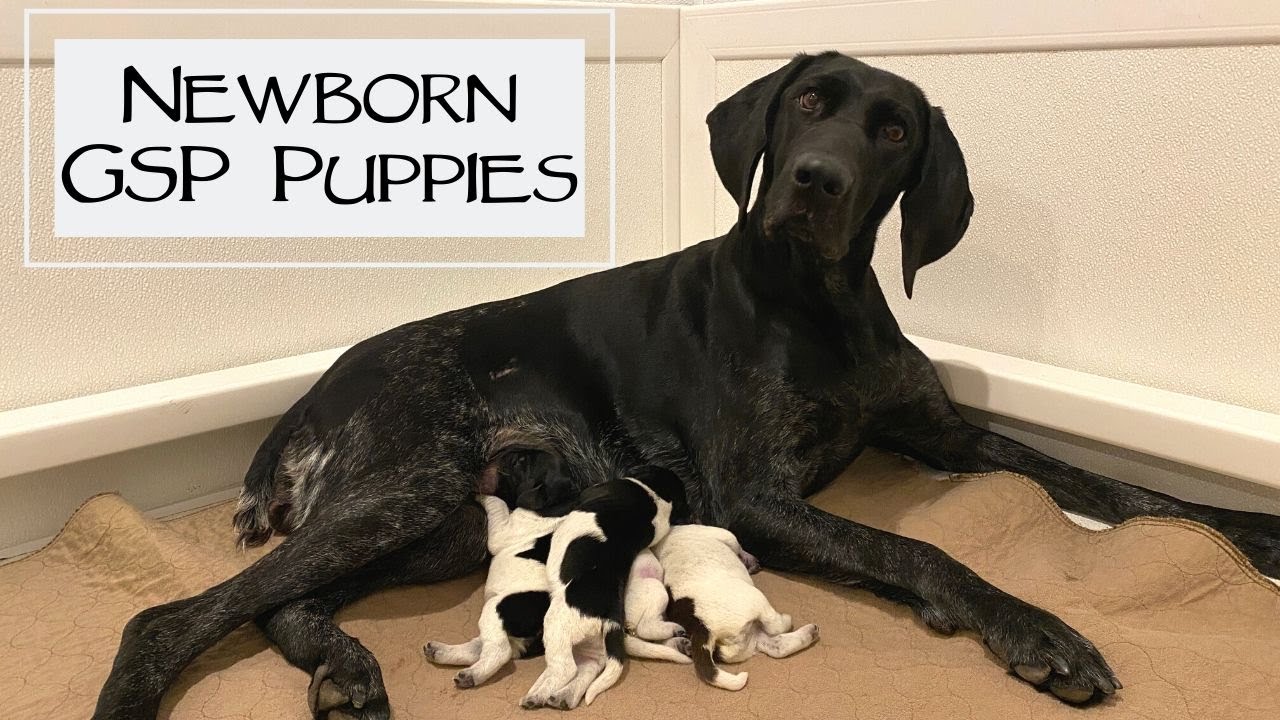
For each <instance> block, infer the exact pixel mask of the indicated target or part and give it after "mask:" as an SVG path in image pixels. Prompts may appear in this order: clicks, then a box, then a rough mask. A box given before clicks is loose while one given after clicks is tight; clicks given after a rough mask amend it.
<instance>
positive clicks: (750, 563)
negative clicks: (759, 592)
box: [738, 550, 760, 575]
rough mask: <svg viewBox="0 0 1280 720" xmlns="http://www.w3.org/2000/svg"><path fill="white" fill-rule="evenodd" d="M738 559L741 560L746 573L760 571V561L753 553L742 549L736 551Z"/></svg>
mask: <svg viewBox="0 0 1280 720" xmlns="http://www.w3.org/2000/svg"><path fill="white" fill-rule="evenodd" d="M738 559H739V560H741V561H742V566H743V567H745V568H746V569H747V574H748V575H755V574H756V573H758V572H760V561H759V560H757V559H756V556H755V555H752V554H751V553H749V552H747V551H746V550H743V551H741V552H739V553H738Z"/></svg>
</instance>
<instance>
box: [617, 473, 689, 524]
mask: <svg viewBox="0 0 1280 720" xmlns="http://www.w3.org/2000/svg"><path fill="white" fill-rule="evenodd" d="M627 477H629V478H631V479H632V480H635V481H636V482H638V483H641V484H642V485H644V486H645V487H647V488H649V489H650V490H652V491H653V494H654V495H657V496H658V497H660V498H662V499H663V500H666V501H667V502H669V503H671V524H672V525H678V524H680V523H684V522H688V521H689V499H688V496H687V495H686V494H685V489H684V482H683V481H681V480H680V478H679V477H678V476H677V475H676V474H675V473H673V472H671V471H670V470H667V469H666V468H661V467H658V466H657V465H643V466H641V467H638V468H635V469H634V470H632V471H631V472H629V473H627Z"/></svg>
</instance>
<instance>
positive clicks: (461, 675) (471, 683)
mask: <svg viewBox="0 0 1280 720" xmlns="http://www.w3.org/2000/svg"><path fill="white" fill-rule="evenodd" d="M453 685H454V687H456V688H458V689H459V690H466V689H467V688H473V687H475V686H476V676H475V675H473V674H471V671H470V670H460V671H458V674H457V675H454V676H453Z"/></svg>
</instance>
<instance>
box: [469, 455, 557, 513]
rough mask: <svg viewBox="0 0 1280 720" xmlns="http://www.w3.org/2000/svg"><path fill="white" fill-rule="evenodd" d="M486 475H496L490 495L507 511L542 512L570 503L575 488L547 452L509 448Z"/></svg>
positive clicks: (497, 458)
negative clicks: (504, 505)
mask: <svg viewBox="0 0 1280 720" xmlns="http://www.w3.org/2000/svg"><path fill="white" fill-rule="evenodd" d="M490 472H492V473H494V474H496V481H497V484H496V487H495V488H494V490H493V495H496V496H497V497H499V498H501V499H502V501H503V502H505V503H506V504H507V505H508V506H509V507H513V508H514V507H520V508H525V509H526V510H533V511H535V512H543V511H547V510H550V509H553V508H556V507H560V506H564V505H566V504H567V503H570V502H572V501H573V500H574V499H575V498H576V497H577V495H578V488H577V485H576V484H575V483H574V481H573V477H572V476H571V475H570V474H569V472H568V470H567V469H566V468H565V466H564V462H563V461H562V460H561V458H560V456H559V455H557V454H556V453H553V452H550V451H547V450H537V449H527V448H513V449H508V450H503V451H502V452H501V453H499V454H498V456H497V457H495V458H494V460H493V462H492V463H491V465H490Z"/></svg>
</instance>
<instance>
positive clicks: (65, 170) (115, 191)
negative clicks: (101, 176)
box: [62, 144, 124, 203]
mask: <svg viewBox="0 0 1280 720" xmlns="http://www.w3.org/2000/svg"><path fill="white" fill-rule="evenodd" d="M93 150H106V151H107V152H109V153H111V154H112V155H116V154H119V153H121V152H123V150H121V149H120V148H118V147H116V146H115V145H102V144H94V145H85V146H84V147H82V148H80V149H79V150H76V151H75V152H73V153H71V154H70V155H68V156H67V162H66V163H65V164H63V166H62V187H64V188H66V190H67V194H68V195H70V196H71V199H73V200H75V201H76V202H82V203H96V202H102V201H103V200H110V199H111V198H113V197H115V196H117V195H119V194H120V190H121V189H122V188H123V187H124V171H123V170H120V169H118V168H113V169H108V170H106V171H105V172H106V174H107V176H109V177H111V178H112V179H113V180H114V183H113V185H112V188H111V192H110V193H108V194H106V195H103V196H101V197H89V196H88V195H85V194H84V193H82V192H80V191H79V190H77V189H76V186H75V183H73V182H72V181H71V166H72V165H73V164H74V163H75V162H76V161H77V160H79V159H80V156H81V155H84V154H85V153H87V152H91V151H93Z"/></svg>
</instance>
